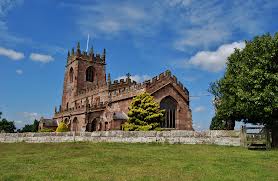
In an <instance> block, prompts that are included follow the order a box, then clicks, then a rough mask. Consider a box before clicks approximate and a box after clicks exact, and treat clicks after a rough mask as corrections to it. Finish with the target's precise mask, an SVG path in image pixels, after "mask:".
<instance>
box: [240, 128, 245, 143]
mask: <svg viewBox="0 0 278 181" xmlns="http://www.w3.org/2000/svg"><path fill="white" fill-rule="evenodd" d="M245 133H246V127H245V125H242V126H241V129H240V146H243V147H245V146H246V134H245Z"/></svg>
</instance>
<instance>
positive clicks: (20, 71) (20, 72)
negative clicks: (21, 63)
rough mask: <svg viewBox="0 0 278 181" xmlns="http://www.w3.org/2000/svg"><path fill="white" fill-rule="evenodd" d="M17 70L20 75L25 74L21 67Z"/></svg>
mask: <svg viewBox="0 0 278 181" xmlns="http://www.w3.org/2000/svg"><path fill="white" fill-rule="evenodd" d="M15 72H16V73H17V74H18V75H21V74H23V70H21V69H17V70H16V71H15Z"/></svg>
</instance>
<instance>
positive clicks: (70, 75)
mask: <svg viewBox="0 0 278 181" xmlns="http://www.w3.org/2000/svg"><path fill="white" fill-rule="evenodd" d="M73 76H74V74H73V68H72V67H71V68H70V72H69V78H70V83H72V82H73Z"/></svg>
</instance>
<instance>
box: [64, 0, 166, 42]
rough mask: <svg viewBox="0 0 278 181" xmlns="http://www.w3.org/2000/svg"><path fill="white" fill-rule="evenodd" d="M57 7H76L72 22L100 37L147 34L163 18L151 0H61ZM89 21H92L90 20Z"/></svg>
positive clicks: (84, 30) (84, 32)
mask: <svg viewBox="0 0 278 181" xmlns="http://www.w3.org/2000/svg"><path fill="white" fill-rule="evenodd" d="M61 7H66V8H72V9H74V10H77V11H78V17H76V24H77V26H78V27H80V31H81V33H83V34H84V35H86V36H87V34H88V33H89V34H90V35H92V36H94V37H96V36H101V37H102V38H113V37H115V36H116V35H120V34H121V33H130V34H133V35H135V34H140V35H142V36H147V35H149V34H150V33H151V32H153V31H154V30H155V28H153V27H154V26H156V25H157V24H159V23H160V20H161V19H163V18H162V16H161V15H160V12H161V11H160V8H159V7H156V6H154V3H150V2H148V7H146V6H145V4H144V3H138V2H135V1H133V2H128V1H122V2H114V1H111V2H109V3H108V2H107V1H98V2H97V3H94V4H86V5H80V4H70V3H62V4H61ZM92 22H93V23H92Z"/></svg>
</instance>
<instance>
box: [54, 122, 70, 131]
mask: <svg viewBox="0 0 278 181" xmlns="http://www.w3.org/2000/svg"><path fill="white" fill-rule="evenodd" d="M67 131H69V128H68V126H67V125H66V123H64V122H63V121H62V122H60V124H59V125H58V127H57V129H56V132H67Z"/></svg>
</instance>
